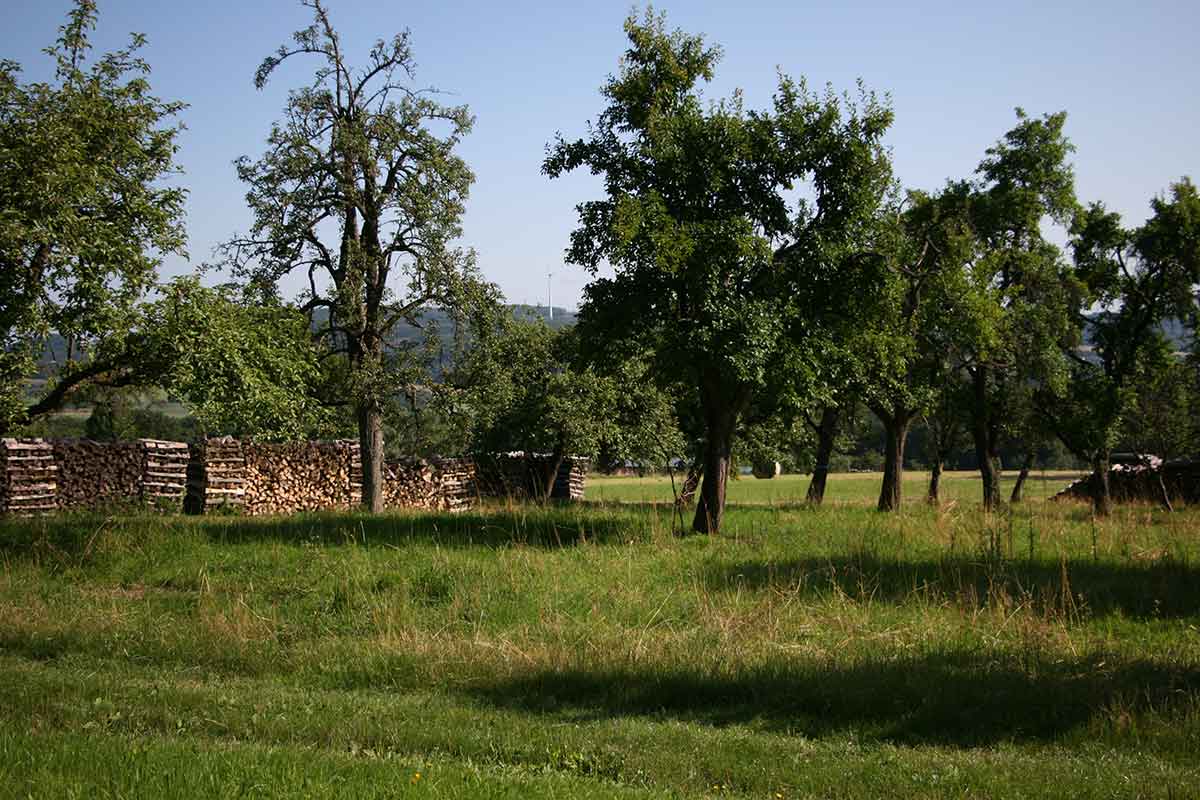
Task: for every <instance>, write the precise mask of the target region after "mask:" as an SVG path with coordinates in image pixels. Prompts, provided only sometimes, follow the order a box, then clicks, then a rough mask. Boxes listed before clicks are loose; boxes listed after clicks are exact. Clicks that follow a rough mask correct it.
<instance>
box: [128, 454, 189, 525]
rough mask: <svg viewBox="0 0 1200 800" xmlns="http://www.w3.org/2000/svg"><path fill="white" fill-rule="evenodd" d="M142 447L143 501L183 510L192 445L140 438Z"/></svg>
mask: <svg viewBox="0 0 1200 800" xmlns="http://www.w3.org/2000/svg"><path fill="white" fill-rule="evenodd" d="M138 444H140V445H141V446H142V480H141V494H142V502H143V503H146V504H147V505H149V506H151V507H152V508H158V509H161V510H163V511H180V510H181V509H182V508H183V495H184V492H185V491H186V489H187V468H188V460H189V453H188V446H187V445H186V444H184V443H183V442H166V441H163V440H161V439H138Z"/></svg>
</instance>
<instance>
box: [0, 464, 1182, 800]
mask: <svg viewBox="0 0 1200 800" xmlns="http://www.w3.org/2000/svg"><path fill="white" fill-rule="evenodd" d="M851 480H857V479H851ZM756 483H757V484H758V485H766V484H769V483H773V482H756ZM845 483H847V481H846V480H845V479H844V478H843V476H835V477H834V478H833V479H832V480H831V496H842V495H843V493H844V496H846V497H851V496H854V495H855V492H858V489H857V487H855V488H851V487H848V486H846V485H845ZM602 485H603V482H602ZM614 485H615V482H614ZM744 485H751V486H752V485H754V484H751V483H750V482H749V481H742V482H738V484H736V485H735V491H740V490H741V487H742V486H744ZM607 490H608V489H607V488H606V489H605V491H607ZM835 493H836V494H835ZM870 494H871V492H868V493H867V496H868V497H869V495H870ZM868 502H869V500H868V501H866V502H864V503H858V504H855V503H846V504H844V505H841V506H838V505H837V504H834V506H833V507H830V508H825V509H821V510H816V511H812V510H805V509H802V508H791V507H789V508H783V507H771V506H768V505H764V506H741V507H737V508H734V509H733V510H732V511H731V512H730V514H729V517H728V521H727V526H728V527H727V529H726V531H725V532H724V533H723V534H722V535H721V536H720V537H714V538H709V537H682V538H681V537H677V536H675V535H673V533H672V529H671V526H672V520H671V516H670V513H669V511H668V510H667V509H666V508H665V507H659V508H655V507H653V506H647V505H618V504H612V505H584V506H576V507H560V508H551V509H537V508H522V507H517V508H502V507H494V508H490V509H484V510H482V511H480V512H477V513H471V514H465V515H460V516H456V517H446V516H434V515H427V514H395V515H390V516H385V517H379V518H371V517H366V516H359V515H353V514H343V515H316V516H303V517H296V518H291V519H242V518H238V517H213V518H204V519H194V518H182V517H154V516H131V517H112V518H103V517H75V518H70V517H68V518H62V519H58V520H53V521H35V522H28V523H24V522H13V521H9V522H5V523H0V797H26V796H45V797H70V796H80V797H84V796H86V797H155V798H159V797H194V796H197V795H203V796H212V797H232V796H245V797H293V796H305V797H328V796H351V797H356V798H372V797H393V796H412V797H579V796H587V797H621V798H624V797H629V798H635V797H682V796H713V797H717V796H721V797H724V796H734V797H756V798H797V797H878V796H889V797H964V796H968V797H1047V796H1059V797H1136V796H1146V797H1187V796H1194V795H1195V793H1196V791H1197V788H1196V787H1198V786H1200V763H1198V762H1197V760H1196V753H1197V752H1200V568H1198V566H1197V565H1198V564H1200V509H1189V510H1184V511H1181V512H1178V513H1175V514H1165V513H1162V512H1160V511H1159V510H1157V509H1154V508H1149V507H1131V508H1121V509H1119V511H1118V513H1117V514H1116V515H1115V516H1114V517H1113V518H1112V519H1110V520H1106V521H1101V522H1097V523H1095V524H1093V522H1092V519H1091V517H1090V514H1089V512H1088V509H1087V508H1086V507H1085V506H1080V505H1075V504H1049V503H1030V504H1026V505H1022V506H1020V507H1018V508H1017V509H1015V510H1014V511H1013V512H1012V514H1011V515H1010V514H997V515H995V516H984V515H982V514H980V513H978V512H977V511H975V510H974V505H972V504H970V503H961V502H960V503H959V504H957V505H955V506H953V507H950V508H949V509H943V510H941V511H937V510H933V509H927V508H924V507H923V506H920V505H918V504H914V505H913V506H912V507H911V508H909V509H908V510H906V511H905V513H904V514H902V515H895V516H884V515H880V514H877V513H875V512H874V511H872V510H870V509H869V508H868V507H867V503H868Z"/></svg>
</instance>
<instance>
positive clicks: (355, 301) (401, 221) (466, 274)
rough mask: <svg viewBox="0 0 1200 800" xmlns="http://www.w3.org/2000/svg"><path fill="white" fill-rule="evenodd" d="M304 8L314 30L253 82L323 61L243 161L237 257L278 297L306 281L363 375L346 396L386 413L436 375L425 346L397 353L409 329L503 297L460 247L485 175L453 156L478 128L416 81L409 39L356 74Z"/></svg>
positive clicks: (333, 339) (266, 64) (356, 375)
mask: <svg viewBox="0 0 1200 800" xmlns="http://www.w3.org/2000/svg"><path fill="white" fill-rule="evenodd" d="M303 5H305V6H307V7H309V8H311V9H312V10H313V16H314V22H313V24H312V25H311V26H309V27H308V28H305V29H304V30H301V31H298V32H297V33H296V34H295V36H294V40H295V41H294V43H293V44H292V45H286V46H284V47H281V48H280V49H279V51H278V52H277V53H275V54H273V55H271V56H269V57H267V58H266V59H265V60H264V61H263V63H262V65H261V66H260V67H259V69H258V72H257V73H256V76H255V84H256V85H257V86H258V87H260V88H261V87H262V86H264V85H265V84H266V82H267V81H268V79H269V78H270V77H271V75H272V74H273V72H274V71H275V69H276V68H277V67H278V66H279V65H280V64H281V63H282V62H283V61H285V60H287V59H289V58H292V57H294V56H298V55H308V56H313V57H315V58H316V59H317V60H318V62H320V63H319V66H318V68H317V70H316V72H315V75H314V78H313V81H312V83H311V85H309V86H305V87H301V88H299V89H295V90H293V91H292V92H291V93H290V95H289V98H288V104H287V109H286V115H285V119H284V120H283V121H282V122H277V123H275V124H274V125H272V127H271V132H270V134H269V136H268V138H267V150H266V152H265V153H264V154H263V156H262V157H261V158H259V159H258V160H257V161H253V160H251V159H249V158H247V157H242V158H240V159H239V160H238V162H237V169H238V175H239V177H240V178H241V179H242V181H243V182H244V183H245V184H246V185H247V194H246V200H247V203H248V204H249V206H250V210H251V212H252V214H253V216H254V224H253V226H252V227H251V230H250V233H249V236H247V237H245V238H235V239H234V240H233V241H231V242H230V243H229V244H228V245H226V247H225V253H226V255H227V258H228V263H229V266H230V267H232V269H233V272H234V274H235V276H237V277H238V278H239V279H242V280H244V281H245V282H246V284H247V285H248V286H249V287H250V288H251V289H252V290H254V291H257V292H262V293H264V294H266V295H268V296H273V295H274V294H275V293H276V292H277V284H278V281H280V280H281V279H282V278H283V277H284V276H285V275H288V274H290V273H292V272H299V273H301V274H306V275H307V276H308V279H309V280H308V281H307V283H308V290H307V291H306V292H305V293H303V294H302V296H301V298H300V302H301V303H302V304H303V307H304V309H305V310H306V311H307V312H309V313H310V314H311V313H312V312H315V311H318V310H320V311H321V312H322V313H321V314H320V315H315V316H314V327H315V328H316V335H317V336H318V338H320V339H322V340H323V342H324V343H325V345H326V347H327V348H328V349H329V350H330V351H331V352H333V353H335V354H342V355H344V356H345V357H346V359H347V360H348V362H349V364H350V367H351V370H350V372H349V373H348V374H347V375H346V383H345V384H344V385H343V386H341V387H340V389H339V391H340V393H341V397H339V398H336V399H343V400H349V401H350V402H351V404H352V405H361V404H362V403H369V404H376V405H377V404H380V403H382V402H384V401H385V400H386V398H388V397H390V396H392V395H393V394H394V393H395V392H396V391H397V389H398V388H400V387H403V386H404V385H406V384H408V383H412V382H413V381H419V380H420V379H421V377H422V376H423V374H424V373H423V367H424V364H423V361H422V358H423V355H422V352H423V351H422V348H420V347H409V346H404V345H403V344H401V346H399V347H397V348H394V349H392V350H390V351H389V352H385V348H387V347H388V345H389V342H388V335H389V333H390V332H391V331H392V330H393V329H394V328H395V327H396V326H397V325H399V324H400V323H407V324H408V325H410V326H413V327H418V328H419V327H421V319H420V317H421V314H422V313H423V312H427V311H428V310H429V309H431V308H443V309H449V310H451V311H453V312H456V313H459V314H461V313H462V312H463V311H464V310H465V309H466V308H467V307H469V306H470V305H471V304H472V303H474V302H488V301H490V300H492V299H493V290H492V288H491V287H490V286H488V285H485V284H483V283H481V281H480V280H479V276H478V271H477V269H476V267H475V263H474V254H473V253H470V252H466V251H462V250H460V249H457V248H454V247H453V246H452V243H453V241H454V240H455V239H456V238H457V237H458V236H459V235H460V234H461V227H460V219H461V216H462V213H463V204H464V202H465V200H466V197H467V193H468V190H469V188H470V184H471V182H472V181H473V180H474V176H473V175H472V173H471V171H470V169H469V168H468V167H467V165H466V164H465V163H464V162H463V160H462V159H461V158H460V157H458V156H457V155H455V152H454V151H455V149H456V147H457V146H458V143H459V141H460V140H461V138H462V137H463V136H464V135H466V134H467V133H468V132H469V131H470V129H471V125H472V122H473V120H472V118H471V115H470V114H469V112H468V110H467V109H466V107H464V106H457V107H450V106H444V105H442V104H440V103H438V102H437V101H436V100H435V99H433V98H432V97H431V96H430V95H429V93H427V92H421V91H415V90H413V89H411V88H410V87H409V86H407V85H406V84H405V82H404V80H403V79H404V78H406V77H407V76H409V75H411V73H412V71H413V67H414V64H413V59H412V53H411V48H410V44H409V39H408V34H407V33H402V34H398V35H396V36H395V37H393V38H392V39H391V40H390V41H383V40H380V41H378V42H377V43H376V44H375V46H374V47H373V48H372V49H371V51H370V53H369V54H368V57H367V64H366V67H365V69H364V70H362V71H361V72H356V71H354V70H353V69H352V68H351V67H350V66H349V64H348V63H347V62H346V61H345V54H344V53H343V51H342V50H341V49H340V39H339V38H338V35H337V33H336V31H335V30H334V29H333V27H332V24H331V23H330V20H329V18H328V16H327V14H326V11H325V8H324V7H323V5H322V4H321V3H320V2H312V3H303ZM440 129H445V131H446V132H445V134H444V135H439V134H438V133H437V132H436V131H438V130H440ZM329 226H332V227H333V228H334V229H336V231H337V235H336V236H330V235H329V233H328V230H327V228H328V227H329Z"/></svg>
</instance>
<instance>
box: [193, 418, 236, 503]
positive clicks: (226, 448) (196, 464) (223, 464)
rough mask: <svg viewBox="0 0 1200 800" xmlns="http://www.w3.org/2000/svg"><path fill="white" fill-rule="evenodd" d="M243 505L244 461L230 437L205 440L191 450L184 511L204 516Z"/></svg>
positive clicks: (234, 440)
mask: <svg viewBox="0 0 1200 800" xmlns="http://www.w3.org/2000/svg"><path fill="white" fill-rule="evenodd" d="M245 503H246V457H245V454H244V453H243V452H242V443H241V442H239V441H238V440H237V439H234V438H233V437H232V436H223V437H221V438H218V439H206V440H204V441H201V442H197V443H196V444H194V445H192V447H191V458H190V460H189V461H188V470H187V499H186V500H185V501H184V510H185V511H186V512H187V513H189V514H204V513H206V512H208V511H211V510H213V509H216V508H221V507H230V508H241V507H242V506H243V505H245Z"/></svg>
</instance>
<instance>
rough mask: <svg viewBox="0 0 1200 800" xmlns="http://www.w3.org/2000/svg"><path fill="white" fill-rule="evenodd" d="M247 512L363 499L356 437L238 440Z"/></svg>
mask: <svg viewBox="0 0 1200 800" xmlns="http://www.w3.org/2000/svg"><path fill="white" fill-rule="evenodd" d="M242 453H243V457H244V458H245V484H244V489H245V495H244V498H245V499H244V503H243V508H244V509H245V511H246V513H247V514H253V515H259V514H288V513H292V512H296V511H319V510H327V509H345V508H354V507H357V506H358V505H359V504H360V503H361V502H362V460H361V459H360V457H359V448H358V442H356V441H348V440H341V441H336V442H301V443H298V444H252V443H249V442H243V443H242Z"/></svg>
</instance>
